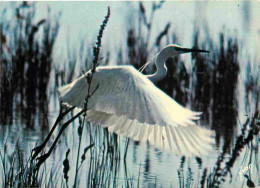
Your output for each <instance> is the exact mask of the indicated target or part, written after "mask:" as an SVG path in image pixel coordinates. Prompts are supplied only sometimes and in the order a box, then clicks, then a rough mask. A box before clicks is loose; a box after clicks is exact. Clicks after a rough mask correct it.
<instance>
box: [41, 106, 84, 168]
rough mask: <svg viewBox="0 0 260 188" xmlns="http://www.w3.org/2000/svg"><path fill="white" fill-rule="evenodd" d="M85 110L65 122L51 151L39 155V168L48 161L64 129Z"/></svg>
mask: <svg viewBox="0 0 260 188" xmlns="http://www.w3.org/2000/svg"><path fill="white" fill-rule="evenodd" d="M84 112H85V110H84V109H83V110H81V111H80V112H79V113H78V114H77V115H75V116H74V117H72V118H71V119H70V120H69V121H67V122H66V123H64V124H63V125H62V127H61V129H60V131H59V133H58V135H57V137H56V138H55V140H54V142H53V144H52V145H51V147H50V149H49V151H48V152H47V153H46V154H43V155H42V156H40V157H38V158H37V159H38V163H37V165H36V166H37V168H40V166H41V164H42V163H44V162H45V161H46V159H47V158H48V157H49V156H50V154H51V152H52V150H53V149H54V147H55V145H56V144H57V142H58V140H59V138H60V136H61V134H62V133H63V131H64V130H65V129H66V128H67V127H68V125H69V124H70V123H71V122H72V121H74V120H75V119H76V118H78V117H79V116H80V115H82V114H83V113H84Z"/></svg>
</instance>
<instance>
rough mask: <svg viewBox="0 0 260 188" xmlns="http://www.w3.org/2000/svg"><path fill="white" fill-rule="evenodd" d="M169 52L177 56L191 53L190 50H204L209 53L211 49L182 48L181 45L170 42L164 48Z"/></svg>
mask: <svg viewBox="0 0 260 188" xmlns="http://www.w3.org/2000/svg"><path fill="white" fill-rule="evenodd" d="M162 51H164V52H165V53H167V54H170V56H176V55H180V54H183V53H189V52H202V53H203V52H204V53H209V51H206V50H199V49H189V48H182V47H181V46H178V45H176V44H170V45H168V46H166V47H164V48H163V49H162Z"/></svg>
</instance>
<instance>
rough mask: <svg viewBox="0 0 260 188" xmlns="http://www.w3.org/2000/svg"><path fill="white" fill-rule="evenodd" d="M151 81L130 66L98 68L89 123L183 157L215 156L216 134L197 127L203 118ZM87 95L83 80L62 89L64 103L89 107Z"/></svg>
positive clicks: (88, 117)
mask: <svg viewBox="0 0 260 188" xmlns="http://www.w3.org/2000/svg"><path fill="white" fill-rule="evenodd" d="M162 51H163V50H162ZM164 55H165V54H164ZM159 56H160V54H159ZM159 56H158V57H157V61H158V58H159ZM171 56H172V54H171ZM157 68H158V64H157ZM90 73H91V71H89V72H87V73H86V74H90ZM151 80H152V79H151ZM151 80H150V79H149V78H148V77H147V76H145V75H143V74H142V73H140V72H139V71H137V70H136V69H135V68H134V67H132V66H129V65H121V66H110V67H109V66H103V67H102V66H100V67H97V69H96V72H95V74H94V75H93V79H92V83H91V90H92V91H93V90H94V89H95V88H96V86H97V85H99V87H98V89H97V90H96V91H95V93H94V94H93V96H92V97H91V98H90V99H89V103H88V111H87V119H88V121H90V122H92V123H94V124H97V125H101V126H102V127H108V130H109V131H112V132H114V133H117V134H120V135H124V136H126V137H129V138H132V139H134V140H137V141H148V142H149V143H150V144H151V145H154V146H155V147H157V148H159V149H162V150H166V151H171V152H174V153H176V154H180V155H200V154H205V153H207V152H208V151H210V150H211V149H212V144H213V138H212V135H213V134H212V132H211V131H209V130H206V129H204V128H201V127H198V126H196V124H195V122H194V120H198V119H199V116H200V114H201V113H199V112H193V111H190V110H188V109H186V108H184V107H182V106H181V105H179V104H178V103H177V102H175V101H174V100H173V99H172V98H170V97H169V96H168V95H166V94H165V93H164V92H163V91H161V90H160V89H158V88H157V87H156V86H155V85H154V84H153V83H152V81H151ZM87 91H88V84H87V79H86V76H85V75H83V76H81V77H80V78H78V79H77V80H75V81H74V82H72V83H71V84H68V85H66V86H63V87H62V88H60V89H59V93H60V100H61V101H62V102H63V103H65V104H67V105H69V106H76V107H78V108H84V101H85V97H86V95H87Z"/></svg>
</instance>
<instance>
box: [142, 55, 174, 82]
mask: <svg viewBox="0 0 260 188" xmlns="http://www.w3.org/2000/svg"><path fill="white" fill-rule="evenodd" d="M169 57H170V54H169V53H167V51H161V52H160V53H159V55H158V56H157V59H156V63H155V64H156V72H155V73H154V74H152V75H147V77H148V78H149V79H150V80H151V81H152V82H153V83H156V82H158V81H160V80H162V79H163V78H164V77H165V76H166V73H167V67H166V66H165V62H166V60H167V59H168V58H169Z"/></svg>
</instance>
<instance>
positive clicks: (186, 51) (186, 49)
mask: <svg viewBox="0 0 260 188" xmlns="http://www.w3.org/2000/svg"><path fill="white" fill-rule="evenodd" d="M177 51H180V52H182V53H188V52H202V53H209V51H206V50H199V49H189V48H179V49H178V50H177Z"/></svg>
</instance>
